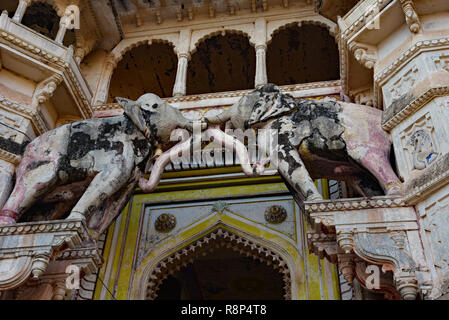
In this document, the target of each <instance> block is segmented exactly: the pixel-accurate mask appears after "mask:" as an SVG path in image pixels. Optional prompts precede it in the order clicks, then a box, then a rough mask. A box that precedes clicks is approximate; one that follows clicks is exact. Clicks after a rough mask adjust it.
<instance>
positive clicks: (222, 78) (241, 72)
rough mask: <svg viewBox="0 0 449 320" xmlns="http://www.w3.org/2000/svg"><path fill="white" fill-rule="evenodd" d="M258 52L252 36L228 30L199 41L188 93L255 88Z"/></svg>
mask: <svg viewBox="0 0 449 320" xmlns="http://www.w3.org/2000/svg"><path fill="white" fill-rule="evenodd" d="M255 73H256V53H255V50H254V47H253V46H251V44H250V43H249V41H248V38H247V37H246V36H244V35H241V34H234V33H225V35H222V34H220V35H216V36H213V37H211V38H208V39H206V40H204V41H202V42H201V43H199V44H198V46H197V50H196V51H195V52H194V53H193V54H192V56H191V59H190V61H189V64H188V71H187V94H189V95H190V94H201V93H210V92H223V91H234V90H243V89H250V88H253V87H254V77H255Z"/></svg>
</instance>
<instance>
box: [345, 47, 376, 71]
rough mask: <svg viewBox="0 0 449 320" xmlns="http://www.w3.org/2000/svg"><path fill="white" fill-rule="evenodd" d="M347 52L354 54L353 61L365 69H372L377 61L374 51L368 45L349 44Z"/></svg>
mask: <svg viewBox="0 0 449 320" xmlns="http://www.w3.org/2000/svg"><path fill="white" fill-rule="evenodd" d="M349 50H350V51H351V52H352V53H353V54H354V57H355V59H356V60H357V61H358V62H360V63H361V64H362V65H363V66H364V67H365V68H368V69H373V68H374V65H375V64H376V61H377V52H376V49H375V48H373V47H372V46H370V45H367V44H362V43H358V42H351V43H350V44H349Z"/></svg>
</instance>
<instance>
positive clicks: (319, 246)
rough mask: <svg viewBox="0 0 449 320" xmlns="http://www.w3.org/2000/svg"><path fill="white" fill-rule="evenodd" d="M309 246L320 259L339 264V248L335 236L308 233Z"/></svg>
mask: <svg viewBox="0 0 449 320" xmlns="http://www.w3.org/2000/svg"><path fill="white" fill-rule="evenodd" d="M307 245H308V247H309V250H310V251H311V252H313V253H314V254H315V255H317V256H318V258H320V259H323V258H326V259H327V260H329V261H330V262H331V263H337V252H338V246H337V241H336V238H335V235H333V234H325V233H323V232H315V231H308V232H307Z"/></svg>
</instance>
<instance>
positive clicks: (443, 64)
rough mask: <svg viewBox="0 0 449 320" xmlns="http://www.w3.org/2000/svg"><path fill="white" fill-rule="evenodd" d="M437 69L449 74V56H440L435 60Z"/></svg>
mask: <svg viewBox="0 0 449 320" xmlns="http://www.w3.org/2000/svg"><path fill="white" fill-rule="evenodd" d="M434 63H435V65H436V67H437V69H440V70H444V71H447V72H449V55H440V56H439V57H436V58H434Z"/></svg>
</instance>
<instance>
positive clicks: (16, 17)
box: [12, 0, 31, 22]
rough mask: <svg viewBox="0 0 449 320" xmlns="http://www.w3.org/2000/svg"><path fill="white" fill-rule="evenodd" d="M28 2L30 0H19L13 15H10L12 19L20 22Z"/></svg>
mask: <svg viewBox="0 0 449 320" xmlns="http://www.w3.org/2000/svg"><path fill="white" fill-rule="evenodd" d="M30 3H31V0H19V5H18V6H17V10H16V12H15V13H14V17H12V19H13V20H14V21H16V22H21V21H22V18H23V15H24V14H25V11H26V9H27V8H28V6H29V5H30Z"/></svg>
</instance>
